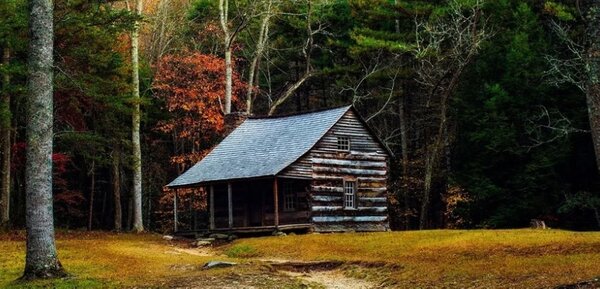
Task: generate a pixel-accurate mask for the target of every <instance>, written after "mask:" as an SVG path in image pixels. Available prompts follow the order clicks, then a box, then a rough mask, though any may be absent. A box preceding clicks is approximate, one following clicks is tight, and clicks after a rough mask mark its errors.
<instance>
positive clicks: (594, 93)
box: [586, 1, 600, 173]
mask: <svg viewBox="0 0 600 289" xmlns="http://www.w3.org/2000/svg"><path fill="white" fill-rule="evenodd" d="M590 2H591V4H590V7H589V9H588V17H587V19H588V24H587V36H588V39H589V40H588V41H589V42H588V49H587V55H586V71H587V76H588V79H587V86H586V90H587V91H586V102H587V107H588V117H589V121H590V129H591V135H592V142H593V145H594V152H595V154H596V168H597V169H598V172H599V173H600V26H599V25H600V3H599V2H598V1H590Z"/></svg>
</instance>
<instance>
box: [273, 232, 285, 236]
mask: <svg viewBox="0 0 600 289" xmlns="http://www.w3.org/2000/svg"><path fill="white" fill-rule="evenodd" d="M285 235H286V233H284V232H281V231H275V232H273V236H285Z"/></svg>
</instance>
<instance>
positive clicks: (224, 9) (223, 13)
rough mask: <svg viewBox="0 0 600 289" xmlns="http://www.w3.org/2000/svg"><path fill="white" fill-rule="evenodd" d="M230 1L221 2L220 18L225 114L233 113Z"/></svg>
mask: <svg viewBox="0 0 600 289" xmlns="http://www.w3.org/2000/svg"><path fill="white" fill-rule="evenodd" d="M228 17H229V1H228V0H219V18H220V22H221V29H223V34H224V36H223V47H224V49H225V109H224V113H225V114H229V113H231V86H232V74H233V68H232V64H231V43H232V41H233V39H232V37H231V35H230V33H229V27H228V26H227V25H228V23H227V22H228Z"/></svg>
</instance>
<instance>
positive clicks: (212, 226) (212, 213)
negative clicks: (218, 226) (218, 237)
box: [209, 185, 215, 230]
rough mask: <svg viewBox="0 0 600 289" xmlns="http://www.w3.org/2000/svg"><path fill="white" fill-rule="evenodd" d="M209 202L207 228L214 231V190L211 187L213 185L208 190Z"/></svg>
mask: <svg viewBox="0 0 600 289" xmlns="http://www.w3.org/2000/svg"><path fill="white" fill-rule="evenodd" d="M209 199H210V200H209V202H210V207H209V211H210V212H209V213H210V217H209V220H210V221H209V222H210V225H209V228H210V229H211V230H214V229H215V189H214V187H213V185H210V189H209Z"/></svg>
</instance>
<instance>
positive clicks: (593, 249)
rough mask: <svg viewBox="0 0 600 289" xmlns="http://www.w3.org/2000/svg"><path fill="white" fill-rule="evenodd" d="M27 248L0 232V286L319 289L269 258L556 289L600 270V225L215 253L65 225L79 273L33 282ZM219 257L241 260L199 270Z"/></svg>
mask: <svg viewBox="0 0 600 289" xmlns="http://www.w3.org/2000/svg"><path fill="white" fill-rule="evenodd" d="M24 246H25V244H24V241H23V236H22V233H19V234H15V233H13V234H10V235H7V234H5V235H0V252H2V254H0V288H4V287H14V288H19V287H30V288H35V287H55V288H73V287H97V288H98V287H100V288H104V287H114V288H118V287H133V286H138V287H139V286H143V287H146V286H153V287H176V286H186V287H200V288H203V287H211V286H213V287H211V288H221V287H223V286H225V284H234V286H233V287H230V288H235V287H236V286H235V284H238V285H240V286H242V285H245V286H255V287H256V288H307V287H316V288H318V287H319V285H318V284H307V283H306V282H303V281H301V280H298V279H297V278H294V277H290V276H289V275H285V274H281V273H279V272H277V271H275V270H273V269H272V268H270V267H269V266H268V265H265V263H264V260H267V259H277V260H293V261H297V260H302V261H313V260H325V261H342V262H343V263H344V264H345V265H343V266H342V267H341V268H342V269H343V273H344V274H345V275H346V276H348V277H349V278H356V279H367V280H370V281H372V283H373V284H377V285H382V284H383V285H384V286H389V287H394V288H436V287H437V288H466V287H470V288H552V287H555V286H558V285H562V284H571V283H576V282H579V281H582V280H591V279H593V278H594V277H598V276H600V232H593V233H592V232H589V233H586V232H568V231H559V230H544V231H542V230H497V231H494V230H472V231H458V230H456V231H454V230H452V231H451V230H438V231H420V232H385V233H364V234H363V233H345V234H308V235H295V236H282V237H259V238H248V239H239V240H236V241H235V242H233V243H231V244H227V245H224V246H220V247H217V248H214V250H209V251H208V252H209V253H210V254H207V250H206V249H203V250H198V249H190V248H187V247H186V243H184V242H175V243H174V242H169V241H165V240H163V239H162V238H161V236H160V235H153V234H139V235H134V234H113V233H102V232H94V233H83V232H71V233H67V232H60V233H59V234H58V245H57V246H58V249H59V256H60V259H61V262H62V263H63V265H64V266H65V268H67V270H68V271H69V273H71V274H72V275H73V276H74V277H72V278H67V279H63V280H55V281H46V282H35V283H20V282H15V281H14V280H15V279H17V278H18V277H19V276H20V273H21V270H22V268H23V262H24V261H23V260H24ZM211 254H212V256H211ZM215 259H217V260H230V261H235V262H239V263H240V265H239V266H235V267H231V268H223V269H215V270H201V269H200V267H201V266H202V265H203V264H204V263H205V262H207V261H209V260H215ZM221 285H223V286H221Z"/></svg>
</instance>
